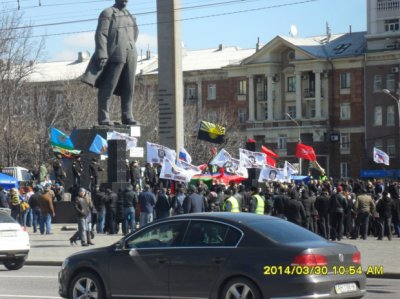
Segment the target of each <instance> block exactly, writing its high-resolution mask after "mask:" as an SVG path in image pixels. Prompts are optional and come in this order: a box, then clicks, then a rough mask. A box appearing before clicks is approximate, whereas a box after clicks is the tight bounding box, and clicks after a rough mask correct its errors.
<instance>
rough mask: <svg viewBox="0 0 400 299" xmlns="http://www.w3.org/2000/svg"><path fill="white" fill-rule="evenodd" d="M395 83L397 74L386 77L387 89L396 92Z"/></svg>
mask: <svg viewBox="0 0 400 299" xmlns="http://www.w3.org/2000/svg"><path fill="white" fill-rule="evenodd" d="M395 81H396V76H395V74H388V75H387V76H386V89H389V90H390V91H395V89H396V85H395Z"/></svg>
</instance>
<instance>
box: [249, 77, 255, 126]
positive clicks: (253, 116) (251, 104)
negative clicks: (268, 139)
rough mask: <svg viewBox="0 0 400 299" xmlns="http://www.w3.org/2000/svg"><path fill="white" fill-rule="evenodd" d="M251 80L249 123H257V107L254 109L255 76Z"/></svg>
mask: <svg viewBox="0 0 400 299" xmlns="http://www.w3.org/2000/svg"><path fill="white" fill-rule="evenodd" d="M248 78H249V121H255V115H254V114H255V107H254V76H253V75H250V76H248Z"/></svg>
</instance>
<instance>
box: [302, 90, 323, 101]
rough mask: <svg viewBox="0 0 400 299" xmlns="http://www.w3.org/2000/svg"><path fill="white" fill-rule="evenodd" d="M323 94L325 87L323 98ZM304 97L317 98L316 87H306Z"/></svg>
mask: <svg viewBox="0 0 400 299" xmlns="http://www.w3.org/2000/svg"><path fill="white" fill-rule="evenodd" d="M323 95H324V89H323V88H321V98H323V97H324V96H323ZM304 98H305V99H314V98H315V89H309V88H305V89H304Z"/></svg>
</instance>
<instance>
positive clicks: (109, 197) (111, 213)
mask: <svg viewBox="0 0 400 299" xmlns="http://www.w3.org/2000/svg"><path fill="white" fill-rule="evenodd" d="M117 201H118V195H117V193H115V192H114V191H112V190H111V189H109V188H107V189H106V228H107V229H106V230H107V231H108V233H109V234H110V235H113V234H116V233H117Z"/></svg>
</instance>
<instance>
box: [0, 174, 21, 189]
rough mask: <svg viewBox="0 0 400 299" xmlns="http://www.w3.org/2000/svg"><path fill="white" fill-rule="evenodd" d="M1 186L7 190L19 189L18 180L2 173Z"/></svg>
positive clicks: (0, 177) (0, 176)
mask: <svg viewBox="0 0 400 299" xmlns="http://www.w3.org/2000/svg"><path fill="white" fill-rule="evenodd" d="M0 186H1V187H3V188H4V189H5V190H9V189H11V188H18V180H17V179H16V178H14V177H12V176H9V175H6V174H4V173H0Z"/></svg>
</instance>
